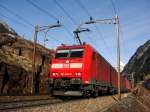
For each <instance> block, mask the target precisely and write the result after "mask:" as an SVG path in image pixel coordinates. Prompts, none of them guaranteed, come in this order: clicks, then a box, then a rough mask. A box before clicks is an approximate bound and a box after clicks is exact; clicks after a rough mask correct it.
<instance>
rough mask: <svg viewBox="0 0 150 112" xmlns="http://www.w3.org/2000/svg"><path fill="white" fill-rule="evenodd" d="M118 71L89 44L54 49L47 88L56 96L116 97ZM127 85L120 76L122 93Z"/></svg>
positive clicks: (124, 78)
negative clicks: (111, 95) (110, 94)
mask: <svg viewBox="0 0 150 112" xmlns="http://www.w3.org/2000/svg"><path fill="white" fill-rule="evenodd" d="M117 82H118V77H117V71H116V70H115V69H114V68H113V67H112V66H111V65H110V64H109V63H108V62H107V61H106V60H105V59H104V58H103V57H102V56H101V55H100V54H99V53H98V52H97V51H96V50H95V49H94V48H93V47H92V46H91V45H89V44H82V45H73V46H66V45H62V46H59V47H57V49H56V51H55V57H54V58H53V59H52V63H51V65H50V78H49V83H50V88H51V91H52V94H53V95H56V96H93V97H96V96H98V95H99V94H104V93H112V94H113V93H117ZM129 90H130V83H129V81H128V80H127V78H126V77H124V76H121V92H127V91H129Z"/></svg>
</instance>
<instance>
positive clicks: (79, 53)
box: [55, 49, 84, 58]
mask: <svg viewBox="0 0 150 112" xmlns="http://www.w3.org/2000/svg"><path fill="white" fill-rule="evenodd" d="M83 53H84V49H71V50H57V52H56V56H55V58H82V57H83Z"/></svg>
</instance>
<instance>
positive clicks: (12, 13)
mask: <svg viewBox="0 0 150 112" xmlns="http://www.w3.org/2000/svg"><path fill="white" fill-rule="evenodd" d="M0 7H1V8H3V9H4V10H6V11H7V12H9V13H10V14H11V15H13V16H15V17H16V18H18V19H19V20H21V21H23V22H24V23H26V24H28V25H29V26H31V27H32V28H34V25H33V24H32V23H31V22H30V21H28V20H26V19H25V18H23V17H22V16H20V15H18V14H17V13H15V12H13V11H12V10H10V9H9V8H7V7H6V6H4V5H1V4H0Z"/></svg>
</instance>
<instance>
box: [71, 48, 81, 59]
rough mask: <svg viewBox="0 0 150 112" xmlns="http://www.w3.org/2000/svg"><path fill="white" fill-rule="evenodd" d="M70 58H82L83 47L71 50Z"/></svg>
mask: <svg viewBox="0 0 150 112" xmlns="http://www.w3.org/2000/svg"><path fill="white" fill-rule="evenodd" d="M70 51H71V54H70V58H82V57H83V49H72V50H70Z"/></svg>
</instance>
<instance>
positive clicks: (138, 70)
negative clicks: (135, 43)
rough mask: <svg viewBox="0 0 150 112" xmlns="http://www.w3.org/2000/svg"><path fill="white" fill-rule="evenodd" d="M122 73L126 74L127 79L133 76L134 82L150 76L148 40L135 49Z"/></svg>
mask: <svg viewBox="0 0 150 112" xmlns="http://www.w3.org/2000/svg"><path fill="white" fill-rule="evenodd" d="M122 73H123V74H128V75H129V77H131V74H133V76H134V78H135V82H139V81H140V80H143V79H144V77H145V76H146V75H148V74H150V40H148V41H147V42H146V43H145V44H143V45H141V46H140V47H139V48H138V49H137V51H136V52H135V54H134V55H133V56H132V57H131V59H130V60H129V62H128V63H127V65H126V66H125V68H124V70H123V72H122Z"/></svg>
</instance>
